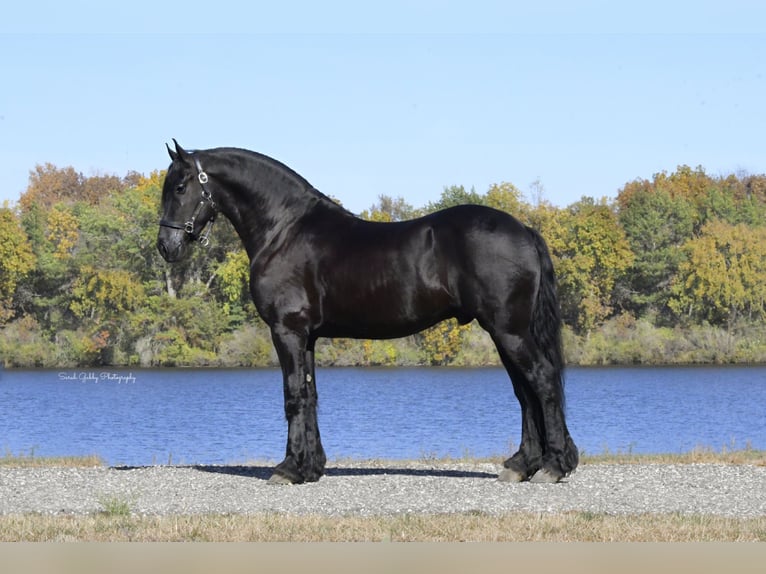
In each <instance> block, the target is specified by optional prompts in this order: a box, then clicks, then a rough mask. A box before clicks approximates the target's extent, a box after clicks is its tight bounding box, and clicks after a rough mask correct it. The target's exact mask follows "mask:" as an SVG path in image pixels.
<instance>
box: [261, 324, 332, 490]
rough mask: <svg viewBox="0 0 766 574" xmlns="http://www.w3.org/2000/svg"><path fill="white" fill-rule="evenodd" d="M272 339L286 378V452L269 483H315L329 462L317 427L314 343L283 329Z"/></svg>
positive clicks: (276, 330) (279, 329) (277, 328)
mask: <svg viewBox="0 0 766 574" xmlns="http://www.w3.org/2000/svg"><path fill="white" fill-rule="evenodd" d="M271 335H272V339H273V340H274V346H275V348H276V350H277V355H278V356H279V363H280V365H281V366H282V375H283V378H284V394H285V416H286V417H287V450H286V453H285V459H284V460H283V461H282V462H281V463H279V464H278V465H277V467H276V468H275V469H274V474H273V475H272V477H271V479H270V480H269V482H272V483H277V484H289V483H293V484H299V483H302V482H315V481H317V480H319V478H320V477H321V476H322V475H323V474H324V467H325V461H326V458H325V454H324V449H323V448H322V442H321V441H320V438H319V425H318V423H317V391H316V380H315V375H314V345H313V341H311V342H309V341H308V338H307V337H306V336H305V335H302V334H300V333H296V332H295V331H290V330H287V329H285V328H283V327H275V328H273V329H272V332H271Z"/></svg>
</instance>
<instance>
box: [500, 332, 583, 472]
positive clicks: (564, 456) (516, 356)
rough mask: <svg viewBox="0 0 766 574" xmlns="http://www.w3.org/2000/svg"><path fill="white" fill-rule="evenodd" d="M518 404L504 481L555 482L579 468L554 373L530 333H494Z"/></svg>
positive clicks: (561, 394)
mask: <svg viewBox="0 0 766 574" xmlns="http://www.w3.org/2000/svg"><path fill="white" fill-rule="evenodd" d="M493 339H494V341H495V344H496V345H497V349H498V352H499V353H500V357H501V359H502V361H503V364H504V365H505V367H506V370H507V371H508V373H509V375H510V376H511V380H512V381H513V385H514V392H515V393H516V397H517V398H518V399H519V402H520V403H521V411H522V431H521V436H522V440H521V445H520V447H519V451H518V452H517V453H516V454H514V455H513V456H512V457H511V458H509V459H508V460H506V461H505V463H504V467H505V470H504V471H503V473H501V476H500V478H501V479H504V480H525V479H527V478H531V480H532V481H533V482H557V481H558V480H560V479H561V478H563V477H564V476H566V475H568V474H569V473H570V472H571V471H572V470H574V468H575V467H576V466H577V458H578V455H577V449H576V447H575V446H574V443H573V442H572V439H571V438H570V436H569V431H568V429H567V426H566V422H565V419H564V410H563V403H564V397H563V390H562V388H561V386H560V384H559V382H558V380H557V379H558V375H559V374H558V373H557V372H556V370H555V368H554V367H553V365H551V363H550V362H549V361H548V360H547V359H546V358H545V356H544V354H543V353H542V351H541V350H540V349H539V348H538V347H537V346H536V345H535V344H534V342H533V341H532V339H531V337H529V336H527V337H524V336H521V335H515V334H501V335H495V336H493Z"/></svg>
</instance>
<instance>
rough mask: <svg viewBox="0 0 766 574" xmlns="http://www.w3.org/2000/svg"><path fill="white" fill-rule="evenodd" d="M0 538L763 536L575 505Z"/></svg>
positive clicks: (146, 520) (231, 519)
mask: <svg viewBox="0 0 766 574" xmlns="http://www.w3.org/2000/svg"><path fill="white" fill-rule="evenodd" d="M0 541H3V542H10V541H27V542H38V541H40V542H42V541H57V542H65V541H96V542H124V541H137V542H149V541H151V542H173V541H215V542H245V541H258V542H277V541H291V542H317V541H324V542H357V541H366V542H376V541H391V542H415V541H417V542H458V541H472V542H510V541H514V542H522V541H540V542H573V541H580V542H615V541H619V542H660V541H661V542H703V541H726V542H734V541H737V542H741V541H751V542H752V541H760V542H764V541H766V517H759V518H751V519H734V518H721V517H710V516H680V515H674V514H671V515H643V516H606V515H601V514H591V513H583V512H575V513H564V514H553V515H548V514H528V513H513V514H505V515H501V516H490V515H486V514H458V515H455V514H449V515H444V514H441V515H400V516H384V517H371V518H362V517H356V516H347V517H335V518H329V517H325V516H290V515H281V514H262V515H255V516H242V515H202V516H152V517H145V516H123V515H110V514H106V513H102V514H96V515H87V516H40V515H21V516H2V517H0Z"/></svg>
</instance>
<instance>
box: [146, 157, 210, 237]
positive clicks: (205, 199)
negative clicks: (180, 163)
mask: <svg viewBox="0 0 766 574" xmlns="http://www.w3.org/2000/svg"><path fill="white" fill-rule="evenodd" d="M194 165H195V166H196V168H197V180H198V181H199V184H200V187H202V199H200V201H199V203H198V204H197V207H195V208H194V211H193V212H192V214H191V218H190V219H189V220H188V221H186V222H185V223H184V224H183V225H181V224H179V223H176V222H175V221H168V220H166V219H161V220H160V226H161V227H170V228H171V229H183V230H184V231H185V232H186V234H187V235H189V236H191V238H192V239H193V240H195V241H199V242H200V244H201V245H202V246H203V247H207V246H208V245H209V244H210V239H208V236H209V235H210V230H211V229H213V223H214V222H215V215H216V213H217V211H218V210H217V206H216V204H215V201H213V196H212V194H211V193H210V190H209V189H208V188H207V187H206V184H207V182H208V177H207V174H206V173H205V171H204V170H203V169H202V166H201V165H200V163H199V159H198V158H196V157H195V158H194ZM206 203H209V204H210V207H211V208H212V209H213V215H212V217H211V218H210V219H209V220H208V221H207V223H206V224H205V227H204V228H203V230H202V233H200V234H199V235H198V236H196V237H195V235H194V222H195V221H196V219H197V216H198V215H199V212H200V211H202V208H203V207H204V206H205V204H206Z"/></svg>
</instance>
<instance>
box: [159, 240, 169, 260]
mask: <svg viewBox="0 0 766 574" xmlns="http://www.w3.org/2000/svg"><path fill="white" fill-rule="evenodd" d="M157 249H158V250H159V252H160V255H162V258H163V259H167V258H168V248H167V247H165V244H164V243H163V242H162V241H158V242H157Z"/></svg>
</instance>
